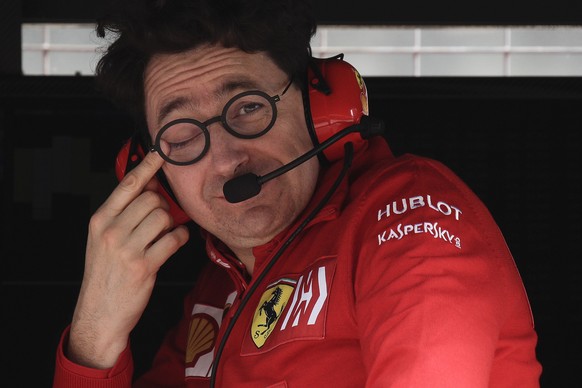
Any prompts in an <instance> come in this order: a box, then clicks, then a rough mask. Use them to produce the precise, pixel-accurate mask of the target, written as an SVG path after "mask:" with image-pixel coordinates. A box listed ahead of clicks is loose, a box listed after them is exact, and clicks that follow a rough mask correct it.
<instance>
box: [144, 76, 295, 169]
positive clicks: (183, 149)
mask: <svg viewBox="0 0 582 388" xmlns="http://www.w3.org/2000/svg"><path fill="white" fill-rule="evenodd" d="M292 83H293V79H291V80H290V81H289V83H288V84H287V86H286V87H285V89H284V90H283V92H282V93H281V95H280V96H279V95H274V96H269V95H268V94H267V93H265V92H262V91H260V90H249V91H246V92H242V93H239V94H237V95H236V96H234V97H233V98H231V99H230V100H229V101H228V102H227V103H226V105H225V106H224V108H223V109H222V114H221V115H220V116H216V117H213V118H211V119H208V120H206V121H204V122H201V121H198V120H195V119H189V118H182V119H177V120H173V121H170V122H169V123H167V124H166V125H164V126H163V127H162V128H161V129H160V130H159V131H158V134H157V135H156V138H155V141H154V145H153V146H152V147H151V151H156V152H158V153H159V154H160V155H161V157H162V158H164V159H165V160H166V161H167V162H168V163H171V164H175V165H178V166H187V165H190V164H193V163H196V162H197V161H199V160H200V159H202V157H204V155H206V153H207V152H208V149H209V148H210V134H209V132H208V126H209V125H210V124H213V123H216V122H220V123H222V126H223V127H224V129H226V131H227V132H228V133H230V134H231V135H233V136H234V137H237V138H239V139H255V138H257V137H260V136H263V135H264V134H265V133H267V132H269V130H270V129H271V128H272V127H273V125H274V124H275V121H276V120H277V107H276V106H275V104H276V103H277V102H279V101H280V100H281V97H282V96H283V95H284V94H285V93H286V92H287V90H288V89H289V87H290V86H291V84H292ZM162 141H163V142H165V143H166V144H167V145H168V146H169V150H168V153H165V152H164V151H162V147H161V142H162Z"/></svg>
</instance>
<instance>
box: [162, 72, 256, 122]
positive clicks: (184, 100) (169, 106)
mask: <svg viewBox="0 0 582 388" xmlns="http://www.w3.org/2000/svg"><path fill="white" fill-rule="evenodd" d="M258 88H259V86H258V84H257V83H256V82H254V81H250V80H239V81H229V82H226V83H224V84H223V85H222V86H221V87H220V88H219V89H217V90H216V91H215V92H214V95H215V96H216V97H217V98H220V97H222V96H224V95H225V94H227V93H230V92H232V91H234V90H238V89H247V90H251V89H258ZM196 105H197V103H196V101H193V100H192V99H191V98H188V97H185V96H178V97H174V98H171V99H170V100H168V101H166V102H165V103H164V104H163V105H162V107H161V109H160V111H159V113H158V118H157V124H158V126H159V125H160V123H162V121H163V120H164V119H165V118H166V117H168V116H169V115H170V113H172V112H173V111H175V110H178V109H181V108H184V107H185V106H196Z"/></svg>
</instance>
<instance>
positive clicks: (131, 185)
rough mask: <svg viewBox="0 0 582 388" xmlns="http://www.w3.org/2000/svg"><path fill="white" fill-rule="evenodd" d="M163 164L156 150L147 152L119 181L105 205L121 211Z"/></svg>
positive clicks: (140, 191) (118, 211)
mask: <svg viewBox="0 0 582 388" xmlns="http://www.w3.org/2000/svg"><path fill="white" fill-rule="evenodd" d="M163 164H164V159H163V158H162V157H161V156H160V155H159V154H158V153H157V152H155V151H152V152H148V153H147V154H146V156H145V157H144V158H143V160H142V161H141V162H140V163H139V164H138V165H137V166H136V167H135V168H134V169H132V170H131V171H130V172H128V173H127V175H125V176H124V177H123V179H122V180H121V181H120V182H119V185H117V187H116V188H115V189H114V190H113V192H112V193H111V195H110V196H109V198H107V200H106V201H105V204H106V206H108V207H109V208H111V209H113V210H114V211H116V212H117V213H121V212H122V211H123V209H125V208H126V207H127V205H129V203H131V201H133V200H134V199H136V198H137V197H138V196H139V195H140V194H141V193H142V192H143V190H144V188H145V187H146V185H147V184H148V182H150V181H151V180H152V178H153V177H154V175H155V174H156V172H158V170H159V169H160V168H161V167H162V165H163Z"/></svg>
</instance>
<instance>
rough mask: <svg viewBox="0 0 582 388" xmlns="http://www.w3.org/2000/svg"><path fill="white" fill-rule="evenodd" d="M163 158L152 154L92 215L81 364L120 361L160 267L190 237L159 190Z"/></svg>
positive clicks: (77, 327)
mask: <svg viewBox="0 0 582 388" xmlns="http://www.w3.org/2000/svg"><path fill="white" fill-rule="evenodd" d="M163 163H164V160H163V159H162V158H161V157H160V156H159V155H158V154H157V153H155V152H150V153H148V154H147V155H146V156H145V158H144V159H143V161H142V162H141V163H140V164H139V165H138V166H137V167H136V168H134V169H133V170H132V171H130V172H129V173H128V174H127V175H126V176H125V177H124V178H123V179H122V180H121V182H120V183H119V185H118V186H117V187H116V188H115V190H114V191H113V192H112V193H111V195H110V196H109V198H108V199H107V200H106V201H105V202H104V203H103V205H102V206H101V207H100V208H99V209H98V210H97V211H96V212H95V214H94V215H93V216H92V217H91V221H90V223H89V235H88V239H87V249H86V256H85V272H84V275H83V283H82V285H81V291H80V293H79V298H78V301H77V306H76V308H75V313H74V315H73V320H72V323H71V330H70V337H69V345H68V349H67V356H68V357H69V358H70V359H71V360H72V361H74V362H76V363H78V364H81V365H85V366H88V367H93V368H101V369H103V368H109V367H111V366H113V365H114V364H115V361H116V360H117V357H118V356H119V354H120V353H121V352H122V351H123V350H124V349H125V347H126V346H127V343H128V339H129V334H130V332H131V330H133V328H134V327H135V325H136V324H137V322H138V320H139V319H140V317H141V315H142V313H143V311H144V309H145V307H146V305H147V303H148V301H149V299H150V296H151V293H152V290H153V287H154V283H155V280H156V275H157V272H158V270H159V268H160V267H161V266H162V264H164V263H165V262H166V260H167V259H168V258H169V257H170V256H171V255H172V254H174V253H175V252H176V251H177V250H178V249H179V248H180V247H181V246H182V245H184V244H185V243H186V241H187V240H188V229H187V228H186V227H185V226H178V227H176V228H173V221H172V217H171V216H170V214H169V213H168V209H169V206H168V203H167V202H166V201H165V199H164V198H163V197H162V195H161V194H159V193H158V192H157V191H156V188H157V185H158V184H159V183H158V182H157V180H155V179H153V177H154V175H155V173H156V171H158V170H159V169H160V168H161V166H162V165H163Z"/></svg>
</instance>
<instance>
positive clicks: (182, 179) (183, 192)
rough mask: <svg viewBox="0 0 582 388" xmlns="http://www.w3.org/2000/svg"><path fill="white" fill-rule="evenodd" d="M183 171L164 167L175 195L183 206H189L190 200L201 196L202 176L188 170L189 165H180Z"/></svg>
mask: <svg viewBox="0 0 582 388" xmlns="http://www.w3.org/2000/svg"><path fill="white" fill-rule="evenodd" d="M179 168H180V169H182V170H183V171H175V170H174V169H172V168H170V169H164V173H165V175H166V179H167V181H168V183H169V185H170V187H171V188H172V191H173V193H174V196H175V197H176V198H177V199H178V202H179V203H180V205H181V207H183V208H185V207H189V204H190V202H192V200H195V199H196V198H200V190H198V189H197V188H199V187H200V186H201V182H200V180H199V179H200V178H199V177H198V176H197V174H192V173H190V172H189V171H188V167H179Z"/></svg>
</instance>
